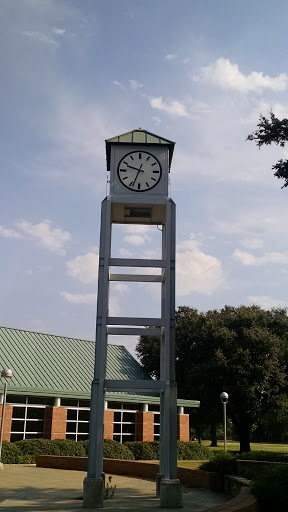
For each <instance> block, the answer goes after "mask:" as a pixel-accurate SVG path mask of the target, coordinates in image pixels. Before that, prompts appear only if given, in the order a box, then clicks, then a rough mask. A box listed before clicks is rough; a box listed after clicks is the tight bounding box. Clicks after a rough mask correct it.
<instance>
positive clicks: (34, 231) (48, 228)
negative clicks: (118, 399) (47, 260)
mask: <svg viewBox="0 0 288 512" xmlns="http://www.w3.org/2000/svg"><path fill="white" fill-rule="evenodd" d="M15 225H16V227H17V228H18V229H19V230H20V231H22V233H24V234H25V235H28V236H29V237H31V238H32V239H34V240H36V241H37V242H38V243H39V244H40V245H41V246H43V247H45V248H46V249H49V251H51V252H55V253H57V254H61V255H64V254H65V249H64V245H65V244H66V243H67V242H69V240H71V238H72V237H71V234H70V233H69V232H68V231H63V230H62V229H61V228H52V225H51V221H50V220H43V221H42V222H39V224H32V223H31V222H28V221H27V220H24V219H21V220H20V221H18V222H16V223H15Z"/></svg>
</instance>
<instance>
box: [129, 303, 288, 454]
mask: <svg viewBox="0 0 288 512" xmlns="http://www.w3.org/2000/svg"><path fill="white" fill-rule="evenodd" d="M175 319H176V380H177V385H178V394H179V396H182V397H185V398H186V399H196V400H197V399H198V400H200V401H201V406H200V409H199V410H192V411H191V413H190V426H192V427H193V428H194V431H195V432H196V435H197V437H200V436H201V433H203V432H204V430H205V427H207V426H209V425H212V423H213V422H214V423H217V422H219V420H220V421H222V418H223V411H222V406H221V403H220V399H219V395H220V393H221V392H222V391H223V390H224V391H227V392H228V394H229V402H228V405H227V415H228V417H230V419H231V420H232V422H233V425H234V427H235V428H236V431H237V434H238V435H239V439H240V451H249V450H250V443H249V434H250V430H251V428H252V426H253V425H254V423H256V422H258V421H259V418H262V417H263V415H266V414H267V413H268V412H269V411H273V416H274V417H275V414H274V412H275V407H276V406H277V407H278V404H277V400H278V398H279V396H280V394H281V393H282V394H285V393H286V392H287V389H286V387H287V380H286V372H287V370H286V368H287V366H288V355H287V347H288V344H287V341H288V317H287V311H286V309H280V308H279V309H272V310H271V311H265V310H263V309H262V308H261V307H260V306H256V305H253V306H239V307H232V306H225V307H224V308H222V309H221V310H220V311H217V310H212V311H207V312H206V313H203V312H198V311H197V310H196V309H192V308H189V307H186V306H182V307H179V308H178V310H177V311H176V315H175ZM159 346H160V345H159V340H157V338H153V337H149V336H148V337H147V336H141V337H140V338H139V341H138V344H137V347H136V351H137V354H138V356H139V358H140V362H141V364H142V365H143V366H144V368H145V369H146V370H147V371H148V372H149V373H150V374H151V375H155V376H157V377H159V357H160V356H159ZM276 398H277V400H276ZM283 410H284V408H283ZM214 431H215V425H214Z"/></svg>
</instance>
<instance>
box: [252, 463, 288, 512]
mask: <svg viewBox="0 0 288 512" xmlns="http://www.w3.org/2000/svg"><path fill="white" fill-rule="evenodd" d="M251 490H252V493H253V494H254V496H256V498H257V499H258V501H259V503H260V507H261V511H267V512H268V511H269V512H270V511H271V510H277V512H278V511H279V512H280V511H281V512H282V511H283V512H284V511H285V512H286V511H287V509H288V465H286V464H285V465H284V464H279V465H277V466H273V467H271V468H268V469H267V470H266V471H265V472H264V473H263V474H261V475H259V476H258V477H257V478H256V479H255V481H254V482H253V484H252V489H251Z"/></svg>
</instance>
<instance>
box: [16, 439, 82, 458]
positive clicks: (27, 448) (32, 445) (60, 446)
mask: <svg viewBox="0 0 288 512" xmlns="http://www.w3.org/2000/svg"><path fill="white" fill-rule="evenodd" d="M13 444H14V445H15V446H17V448H18V449H19V450H20V452H21V455H23V456H26V455H27V456H29V457H30V461H31V462H30V463H35V457H36V455H63V456H64V455H66V456H77V457H85V456H86V452H85V449H84V447H83V445H82V444H81V443H77V442H76V441H73V440H72V439H55V440H51V439H24V440H22V441H16V442H15V443H13ZM22 460H23V459H22ZM24 460H25V459H24Z"/></svg>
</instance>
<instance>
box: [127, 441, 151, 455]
mask: <svg viewBox="0 0 288 512" xmlns="http://www.w3.org/2000/svg"><path fill="white" fill-rule="evenodd" d="M124 445H125V446H127V448H129V450H131V452H132V453H133V455H134V457H135V460H158V459H159V441H151V442H148V441H127V442H125V443H124Z"/></svg>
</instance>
